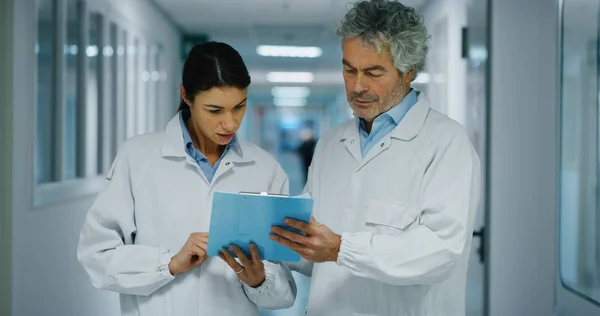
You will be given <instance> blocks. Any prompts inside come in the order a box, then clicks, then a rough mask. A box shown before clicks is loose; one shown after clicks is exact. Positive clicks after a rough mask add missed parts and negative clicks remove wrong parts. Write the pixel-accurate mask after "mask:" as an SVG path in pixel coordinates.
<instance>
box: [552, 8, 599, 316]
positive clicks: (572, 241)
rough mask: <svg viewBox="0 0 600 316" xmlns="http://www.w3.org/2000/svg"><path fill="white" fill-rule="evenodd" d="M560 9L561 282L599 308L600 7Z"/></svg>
mask: <svg viewBox="0 0 600 316" xmlns="http://www.w3.org/2000/svg"><path fill="white" fill-rule="evenodd" d="M562 3H563V7H562V10H563V11H562V52H561V53H562V69H561V70H562V71H561V100H560V102H561V112H560V118H561V122H560V123H561V146H560V147H561V154H560V204H559V205H560V217H559V224H560V228H559V276H560V281H561V283H562V287H563V288H564V289H566V290H567V291H568V292H570V293H572V294H574V295H576V296H579V297H581V298H583V299H584V300H586V301H587V302H591V303H592V304H600V186H599V183H598V181H599V180H600V177H599V175H600V173H599V172H600V168H599V163H600V155H599V150H600V146H599V141H600V129H599V127H600V124H599V121H600V120H599V115H600V111H599V101H600V100H599V99H598V95H599V92H600V89H599V83H600V82H599V80H598V77H599V76H600V73H599V70H598V69H599V66H600V64H599V53H600V52H599V49H598V47H599V45H600V36H599V35H600V34H599V33H598V27H599V25H598V22H599V20H598V16H599V12H600V1H598V0H594V1H571V0H564V1H563V2H562ZM561 297H562V296H561V295H560V291H559V300H560V299H561ZM572 299H575V298H572ZM574 314H577V315H583V314H581V313H574Z"/></svg>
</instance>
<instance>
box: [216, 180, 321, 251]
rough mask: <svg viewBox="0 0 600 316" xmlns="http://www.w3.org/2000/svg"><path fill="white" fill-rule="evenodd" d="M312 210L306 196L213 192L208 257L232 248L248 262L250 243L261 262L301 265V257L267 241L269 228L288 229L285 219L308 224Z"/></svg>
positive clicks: (310, 199)
mask: <svg viewBox="0 0 600 316" xmlns="http://www.w3.org/2000/svg"><path fill="white" fill-rule="evenodd" d="M312 208H313V199H312V198H310V197H307V196H283V195H268V194H265V193H262V194H260V193H258V194H257V193H227V192H215V194H214V196H213V202H212V214H211V219H210V228H209V232H208V250H207V253H208V255H209V256H218V255H219V251H221V250H222V249H223V247H228V246H229V245H231V244H235V245H237V246H238V247H240V248H241V249H242V250H243V251H244V252H245V253H246V255H247V256H248V258H250V247H249V243H250V242H253V243H254V244H256V247H257V248H258V251H259V254H260V257H261V259H263V260H273V261H300V255H298V254H297V253H295V252H294V251H292V250H291V249H290V248H288V247H286V246H284V245H281V244H279V243H277V242H275V241H273V240H272V239H271V238H270V237H269V235H270V234H271V226H273V225H276V226H282V227H284V228H287V229H291V227H289V226H288V225H286V224H285V223H284V219H285V218H286V217H290V218H294V219H297V220H300V221H303V222H309V221H310V216H311V213H312ZM231 254H232V255H234V256H235V254H234V253H233V252H231Z"/></svg>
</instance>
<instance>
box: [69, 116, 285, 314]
mask: <svg viewBox="0 0 600 316" xmlns="http://www.w3.org/2000/svg"><path fill="white" fill-rule="evenodd" d="M239 144H240V148H241V151H237V150H228V152H227V153H226V155H225V156H224V157H223V160H222V161H221V163H220V165H219V168H218V170H217V172H216V174H215V176H214V179H213V182H212V183H211V184H209V183H208V182H207V180H206V178H205V177H204V174H203V173H202V171H201V169H200V168H199V167H198V165H197V164H196V162H195V161H194V160H193V159H192V158H191V157H189V155H187V154H186V152H185V149H184V141H183V136H182V132H181V126H180V122H179V117H178V116H177V115H176V116H175V117H174V118H173V119H172V120H171V121H170V122H169V123H168V125H167V128H166V131H164V132H160V133H153V134H147V135H142V136H137V137H134V138H132V139H130V140H128V141H126V142H125V144H124V145H123V146H122V148H121V149H120V150H119V153H118V154H117V157H116V159H115V162H114V164H113V167H112V169H111V172H110V173H109V176H108V178H110V181H108V180H107V184H106V187H105V188H104V189H103V190H102V191H101V192H100V193H99V195H98V197H97V199H96V201H95V202H94V204H93V206H92V207H91V209H90V210H89V213H88V215H87V218H86V220H85V223H84V226H83V229H82V232H81V236H80V240H79V246H78V249H77V254H78V258H79V260H80V262H81V263H82V265H83V267H84V268H85V271H86V272H87V273H88V275H89V277H90V279H91V282H92V284H93V285H94V286H95V287H97V288H99V289H105V290H111V291H116V292H119V293H120V302H121V312H122V315H126V316H133V315H136V316H154V315H156V316H159V315H160V316H164V315H190V316H191V315H194V316H200V315H207V316H209V315H210V316H213V315H219V316H229V315H230V316H239V315H249V316H253V315H258V309H257V306H256V305H258V306H262V307H265V308H271V309H279V308H287V307H290V306H292V305H293V303H294V300H295V295H296V285H295V282H294V279H293V276H292V274H291V272H290V270H289V269H288V268H287V267H286V266H285V265H281V264H279V263H272V262H265V270H266V281H265V282H264V283H263V285H262V286H260V287H259V288H257V289H254V288H251V287H249V286H246V285H245V284H243V283H242V282H241V281H240V280H239V279H238V277H237V275H236V274H235V272H234V271H232V269H231V268H230V267H229V266H228V265H227V264H226V263H225V262H223V261H222V260H221V259H220V258H218V257H216V258H209V259H208V260H207V261H205V262H204V263H202V264H201V265H200V266H198V267H196V268H194V269H192V270H190V271H188V272H186V273H182V274H179V275H177V276H173V275H171V273H170V272H169V268H168V263H169V261H170V259H171V257H172V256H173V255H175V254H176V253H177V252H178V251H179V250H180V249H181V247H182V246H183V245H184V243H185V242H186V240H187V239H188V237H189V235H190V233H193V232H207V231H208V230H209V223H210V215H211V205H212V194H213V193H214V192H216V191H227V192H239V191H252V192H272V193H280V194H287V193H288V178H287V175H286V174H285V172H284V171H283V169H282V168H281V167H280V165H279V164H278V163H277V162H276V161H275V159H274V158H273V157H272V156H271V155H269V154H267V153H266V152H264V151H263V150H262V149H260V148H259V147H257V146H255V145H253V144H251V143H248V142H246V141H244V140H242V139H239ZM214 211H218V210H214ZM209 234H210V232H209ZM255 304H256V305H255Z"/></svg>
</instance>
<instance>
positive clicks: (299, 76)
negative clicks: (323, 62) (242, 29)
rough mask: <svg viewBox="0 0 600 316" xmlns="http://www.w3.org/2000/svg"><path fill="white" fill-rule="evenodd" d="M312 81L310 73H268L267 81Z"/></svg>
mask: <svg viewBox="0 0 600 316" xmlns="http://www.w3.org/2000/svg"><path fill="white" fill-rule="evenodd" d="M313 79H314V77H313V74H312V73H311V72H269V73H267V81H269V82H283V83H293V82H296V83H310V82H312V81H313Z"/></svg>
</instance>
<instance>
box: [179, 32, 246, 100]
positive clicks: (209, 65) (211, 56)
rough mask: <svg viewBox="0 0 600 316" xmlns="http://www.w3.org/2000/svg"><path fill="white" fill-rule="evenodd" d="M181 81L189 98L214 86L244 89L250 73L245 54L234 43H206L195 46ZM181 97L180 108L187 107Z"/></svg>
mask: <svg viewBox="0 0 600 316" xmlns="http://www.w3.org/2000/svg"><path fill="white" fill-rule="evenodd" d="M181 81H182V83H183V87H184V88H185V93H186V95H187V98H188V100H190V101H191V102H193V101H194V97H195V96H196V95H197V94H198V93H200V92H202V91H207V90H210V89H212V88H223V87H236V88H239V89H245V88H247V87H248V86H249V85H250V74H249V73H248V69H247V68H246V64H244V60H243V59H242V56H240V54H239V53H238V52H237V51H236V50H235V49H234V48H233V47H231V46H229V45H228V44H225V43H220V42H206V43H202V44H198V45H196V46H194V48H192V50H191V51H190V53H189V54H188V57H187V59H186V60H185V63H184V64H183V74H182V75H181ZM187 106H188V105H187V104H186V103H185V101H184V100H183V99H182V100H181V103H180V104H179V110H178V111H181V110H183V109H185V108H187Z"/></svg>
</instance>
